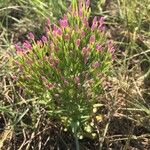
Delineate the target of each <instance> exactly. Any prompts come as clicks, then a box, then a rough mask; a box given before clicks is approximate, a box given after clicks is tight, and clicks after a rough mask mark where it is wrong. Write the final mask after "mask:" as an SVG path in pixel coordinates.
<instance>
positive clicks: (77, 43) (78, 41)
mask: <svg viewBox="0 0 150 150" xmlns="http://www.w3.org/2000/svg"><path fill="white" fill-rule="evenodd" d="M76 45H77V47H79V46H80V39H77V41H76Z"/></svg>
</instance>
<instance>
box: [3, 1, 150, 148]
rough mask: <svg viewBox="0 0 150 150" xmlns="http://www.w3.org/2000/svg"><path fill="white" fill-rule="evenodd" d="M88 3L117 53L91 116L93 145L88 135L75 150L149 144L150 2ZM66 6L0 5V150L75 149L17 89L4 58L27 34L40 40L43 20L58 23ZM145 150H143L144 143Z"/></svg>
mask: <svg viewBox="0 0 150 150" xmlns="http://www.w3.org/2000/svg"><path fill="white" fill-rule="evenodd" d="M67 2H68V3H69V1H67ZM92 2H93V3H92V15H94V14H96V15H100V16H101V15H103V16H105V18H106V25H107V29H108V30H107V31H108V34H109V35H110V37H111V38H112V39H113V40H114V41H115V43H116V49H117V52H116V58H115V62H114V67H113V68H112V74H111V78H109V79H107V78H106V81H107V82H106V85H105V87H106V88H105V95H103V97H101V98H100V103H102V104H103V105H102V106H100V107H99V108H98V110H97V113H96V115H99V116H101V120H99V121H97V127H96V133H97V135H98V136H99V138H98V137H97V138H95V139H94V141H93V140H92V139H89V138H88V137H89V136H88V135H87V138H86V139H84V140H85V141H86V142H84V140H80V145H81V146H80V147H82V148H83V149H88V147H89V149H92V148H93V147H95V149H99V148H98V147H97V146H96V143H99V144H98V145H100V147H101V149H102V147H103V148H104V147H105V148H106V149H107V148H109V147H111V145H112V146H114V147H113V148H112V149H114V150H115V149H116V147H117V146H118V147H119V149H124V150H127V149H128V148H131V149H132V148H135V145H136V144H132V143H133V141H134V142H135V143H136V142H139V143H140V144H141V145H142V140H145V141H146V140H149V139H150V128H149V124H150V122H149V120H150V102H149V98H150V88H149V87H150V83H149V80H150V51H149V50H150V40H149V39H150V2H149V0H132V1H131V0H113V1H108V0H103V1H100V0H99V1H98V0H94V1H92ZM66 6H68V4H66V1H61V0H59V1H57V2H56V1H53V0H47V1H46V0H45V1H42V0H32V1H30V0H27V1H24V0H14V1H12V0H0V20H1V22H0V149H1V148H2V147H3V149H8V148H11V149H20V150H21V149H23V148H24V149H34V148H36V149H38V148H39V149H40V147H43V149H50V146H51V148H53V147H55V148H56V147H60V145H61V146H62V147H63V148H64V149H67V148H68V149H71V147H72V146H73V145H74V141H73V137H72V135H71V134H70V133H69V132H64V131H63V129H62V125H61V124H60V123H59V122H58V121H57V120H50V119H49V116H48V115H46V111H47V110H45V109H43V108H41V107H40V106H39V105H38V103H37V101H36V97H34V98H31V97H29V96H28V95H26V94H25V93H22V90H21V89H19V88H18V87H17V86H16V83H15V82H14V81H13V80H12V71H11V68H13V66H11V59H10V57H9V55H8V53H11V54H12V53H13V51H12V48H13V46H12V45H13V43H17V42H20V41H21V42H22V41H24V40H25V39H26V34H27V33H28V32H29V31H33V32H34V33H35V34H36V35H37V38H39V37H40V35H41V34H42V33H43V32H44V29H42V30H41V28H42V26H43V24H44V22H45V20H46V18H47V17H50V18H51V20H52V21H54V22H55V21H57V19H58V18H60V17H61V15H62V14H63V13H64V12H65V11H66V8H67V7H66ZM53 130H54V132H53ZM121 141H123V142H121ZM8 143H9V144H8ZM37 143H38V144H37ZM44 144H45V145H44ZM48 145H50V146H49V147H48ZM55 145H56V146H55ZM90 146H91V147H90ZM144 146H145V149H148V145H147V147H146V143H145V145H144ZM62 147H61V148H62ZM61 148H60V149H61ZM143 149H144V148H143Z"/></svg>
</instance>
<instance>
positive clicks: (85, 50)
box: [82, 47, 87, 55]
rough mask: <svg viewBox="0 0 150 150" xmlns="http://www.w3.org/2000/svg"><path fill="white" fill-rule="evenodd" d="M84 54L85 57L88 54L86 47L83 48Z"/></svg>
mask: <svg viewBox="0 0 150 150" xmlns="http://www.w3.org/2000/svg"><path fill="white" fill-rule="evenodd" d="M82 54H83V55H85V54H87V48H86V47H83V48H82Z"/></svg>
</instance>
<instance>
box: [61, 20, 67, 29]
mask: <svg viewBox="0 0 150 150" xmlns="http://www.w3.org/2000/svg"><path fill="white" fill-rule="evenodd" d="M59 24H60V27H62V28H63V29H64V28H66V27H68V20H67V19H66V18H65V19H60V20H59Z"/></svg>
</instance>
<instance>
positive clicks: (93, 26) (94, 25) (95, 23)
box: [91, 16, 97, 30]
mask: <svg viewBox="0 0 150 150" xmlns="http://www.w3.org/2000/svg"><path fill="white" fill-rule="evenodd" d="M95 28H97V16H95V17H94V19H93V24H92V27H91V29H92V30H94V29H95Z"/></svg>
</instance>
